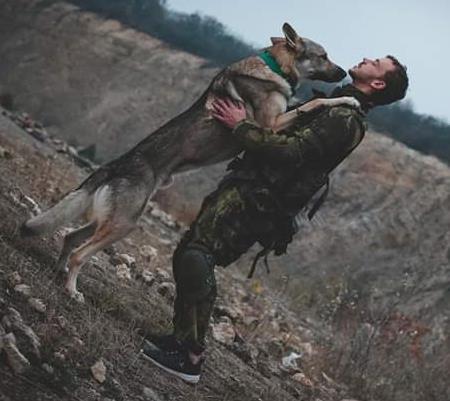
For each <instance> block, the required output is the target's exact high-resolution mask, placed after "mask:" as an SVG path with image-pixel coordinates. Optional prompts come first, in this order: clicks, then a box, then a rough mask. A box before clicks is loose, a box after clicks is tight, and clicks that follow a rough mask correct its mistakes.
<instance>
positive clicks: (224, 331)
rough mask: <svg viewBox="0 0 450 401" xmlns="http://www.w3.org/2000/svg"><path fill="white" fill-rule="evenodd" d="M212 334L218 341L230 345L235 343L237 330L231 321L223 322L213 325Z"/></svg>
mask: <svg viewBox="0 0 450 401" xmlns="http://www.w3.org/2000/svg"><path fill="white" fill-rule="evenodd" d="M212 335H213V338H214V339H215V340H216V341H219V342H220V343H222V344H228V345H229V344H232V343H233V341H234V338H235V337H236V332H235V330H234V327H233V325H232V324H231V323H226V322H221V323H218V324H214V325H213V327H212Z"/></svg>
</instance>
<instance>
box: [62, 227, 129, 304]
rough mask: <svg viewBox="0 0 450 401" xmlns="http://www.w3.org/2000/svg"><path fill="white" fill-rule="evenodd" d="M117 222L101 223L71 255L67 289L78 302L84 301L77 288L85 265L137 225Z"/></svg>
mask: <svg viewBox="0 0 450 401" xmlns="http://www.w3.org/2000/svg"><path fill="white" fill-rule="evenodd" d="M115 223H116V222H114V221H106V222H104V223H103V224H101V225H99V226H98V227H97V229H96V231H95V233H94V235H93V236H92V237H91V238H90V239H89V240H88V241H87V242H85V243H84V244H83V245H81V246H80V247H78V248H77V249H76V250H75V251H73V252H72V253H71V255H70V257H69V263H68V267H69V274H68V276H67V281H66V285H65V289H66V291H67V292H68V294H69V295H70V297H71V298H73V299H75V300H76V301H78V302H84V297H83V294H82V293H81V292H79V291H78V290H77V277H78V274H79V272H80V270H81V268H82V267H83V265H84V264H85V263H86V262H87V261H88V259H89V258H90V257H91V256H92V255H94V254H95V253H97V252H98V251H100V250H102V249H103V248H105V247H107V246H108V245H111V244H112V243H113V242H115V241H117V240H119V239H121V238H123V237H124V236H125V235H127V234H128V233H129V232H130V231H131V230H132V229H133V228H134V226H135V225H134V224H131V223H130V224H128V225H121V226H118V225H117V224H115Z"/></svg>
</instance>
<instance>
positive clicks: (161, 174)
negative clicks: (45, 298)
mask: <svg viewBox="0 0 450 401" xmlns="http://www.w3.org/2000/svg"><path fill="white" fill-rule="evenodd" d="M283 32H284V35H285V37H284V38H271V41H272V46H270V47H268V48H266V49H264V51H263V52H262V53H261V54H259V55H256V56H252V57H248V58H245V59H243V60H241V61H238V62H236V63H234V64H231V65H230V66H228V67H226V68H225V69H224V70H222V71H221V72H220V73H219V74H218V75H217V76H216V77H215V78H214V79H213V80H212V82H211V84H210V86H209V87H208V89H207V90H206V91H205V92H204V93H203V95H202V96H201V97H200V98H199V99H198V100H197V101H196V102H195V103H194V104H193V105H192V106H191V107H190V108H189V109H188V110H186V111H185V112H184V113H182V114H180V115H178V116H177V117H175V118H174V119H172V120H170V121H169V122H167V123H166V124H165V125H163V126H162V127H161V128H159V129H158V130H156V131H155V132H153V133H152V134H151V135H149V136H148V137H147V138H145V139H144V140H142V141H141V142H140V143H138V144H137V145H136V146H135V147H134V148H132V149H131V150H129V151H128V152H126V153H124V154H123V155H122V156H120V157H118V158H117V159H115V160H113V161H111V162H109V163H107V164H105V165H103V166H101V167H100V168H99V169H98V170H96V171H95V172H94V173H92V174H91V175H90V176H89V177H87V178H86V179H85V180H84V181H83V183H82V184H81V185H80V186H79V187H78V188H76V189H74V190H72V191H71V192H69V193H68V194H67V195H66V196H65V197H64V198H63V199H62V200H61V201H60V202H59V203H57V204H56V205H55V206H53V207H52V208H50V209H49V210H47V211H46V212H44V213H42V214H40V215H38V216H36V217H33V218H31V219H30V220H28V221H26V222H25V223H24V224H23V225H22V227H21V233H22V235H24V236H26V235H37V234H43V233H46V232H52V231H54V230H55V229H56V228H58V227H59V226H61V225H63V224H65V223H68V222H70V221H72V220H75V219H77V218H79V217H81V216H82V215H83V214H84V213H85V212H86V211H88V210H89V211H90V213H89V215H90V219H89V221H88V222H87V224H85V225H84V226H82V227H81V228H79V229H77V230H74V231H72V232H70V233H69V234H67V235H66V236H65V237H64V244H63V249H62V251H61V254H60V256H59V259H58V262H57V268H58V269H59V270H61V271H65V272H68V276H67V281H66V284H65V289H66V290H67V292H68V294H69V295H70V296H71V297H73V298H74V299H76V300H78V301H80V302H83V295H82V293H80V292H79V291H78V290H77V276H78V273H79V271H80V269H81V267H82V266H83V264H84V263H85V262H86V261H87V260H88V259H89V258H90V256H92V255H94V254H95V253H96V252H98V251H99V250H101V249H103V248H105V247H107V246H108V245H110V244H112V243H113V242H115V241H117V240H119V239H121V238H123V237H124V236H125V235H127V234H128V233H129V232H130V231H131V230H132V229H133V228H134V227H135V224H136V222H137V219H138V218H139V216H140V215H141V214H142V212H143V210H144V208H145V205H146V203H147V201H148V199H149V198H150V197H151V196H152V195H153V194H154V193H155V191H156V190H157V189H158V188H159V187H161V186H162V185H163V184H164V183H165V182H167V181H168V180H170V178H171V176H172V175H173V174H177V173H180V172H183V171H187V170H191V169H195V168H199V167H202V166H205V165H209V164H213V163H218V162H220V161H224V160H227V159H230V158H232V157H233V156H236V155H237V154H239V153H240V152H241V151H242V147H241V145H240V144H239V142H238V141H237V140H236V139H235V138H233V135H232V134H231V133H230V130H229V129H227V128H226V127H225V126H223V125H222V124H220V123H219V122H217V121H216V120H215V119H214V118H213V117H211V110H212V103H213V101H214V99H216V98H225V97H227V98H232V99H234V100H236V101H239V102H243V103H244V105H245V107H246V110H247V112H248V116H249V117H250V118H252V119H254V120H256V121H257V122H258V123H259V124H260V125H261V126H263V127H269V128H272V129H273V130H275V131H277V130H280V129H283V128H286V127H287V126H289V124H290V123H291V122H292V121H293V120H294V119H295V117H296V115H297V114H298V113H301V112H308V111H309V110H311V109H313V108H316V107H319V106H324V105H325V106H327V105H328V106H334V105H337V104H342V103H345V104H351V105H353V106H355V102H356V103H357V101H356V100H355V99H353V98H351V97H350V98H348V97H347V98H337V99H316V100H314V101H312V102H309V103H306V104H305V105H303V106H301V107H300V108H297V109H296V110H293V111H291V112H289V113H285V111H286V107H287V104H288V100H289V99H290V98H291V97H292V96H293V94H294V89H295V88H296V87H297V85H298V84H299V81H300V80H301V79H316V80H322V81H327V82H337V81H340V80H341V79H343V78H344V76H345V75H346V73H345V71H344V70H343V69H342V68H340V67H339V66H337V65H336V64H334V63H332V62H331V61H330V60H329V59H328V56H327V53H326V52H325V50H324V49H323V47H322V46H320V45H319V44H317V43H315V42H313V41H312V40H309V39H306V38H301V37H300V36H299V35H298V34H297V33H296V32H295V30H294V29H293V28H292V27H291V26H290V25H289V24H287V23H285V24H284V25H283ZM356 106H357V105H356ZM283 113H284V114H283Z"/></svg>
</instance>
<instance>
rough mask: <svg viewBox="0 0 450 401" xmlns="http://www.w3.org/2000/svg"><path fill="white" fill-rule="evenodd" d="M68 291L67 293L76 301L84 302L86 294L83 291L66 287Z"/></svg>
mask: <svg viewBox="0 0 450 401" xmlns="http://www.w3.org/2000/svg"><path fill="white" fill-rule="evenodd" d="M66 291H67V294H68V295H69V297H70V298H71V299H73V300H74V301H76V302H78V303H79V304H84V295H83V293H82V292H80V291H77V290H75V291H69V290H67V289H66Z"/></svg>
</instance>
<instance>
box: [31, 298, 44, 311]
mask: <svg viewBox="0 0 450 401" xmlns="http://www.w3.org/2000/svg"><path fill="white" fill-rule="evenodd" d="M28 303H29V304H30V306H31V307H32V308H33V309H34V310H35V311H37V312H39V313H45V312H46V310H47V306H46V305H45V304H44V303H43V302H42V300H40V299H38V298H30V299H29V300H28Z"/></svg>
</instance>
